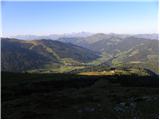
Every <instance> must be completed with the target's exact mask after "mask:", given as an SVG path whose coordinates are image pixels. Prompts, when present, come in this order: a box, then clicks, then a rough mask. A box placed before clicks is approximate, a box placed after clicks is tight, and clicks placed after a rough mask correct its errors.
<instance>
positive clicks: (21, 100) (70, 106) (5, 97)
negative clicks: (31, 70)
mask: <svg viewBox="0 0 160 120" xmlns="http://www.w3.org/2000/svg"><path fill="white" fill-rule="evenodd" d="M158 106H159V81H158V77H155V76H152V77H150V76H136V75H121V76H118V75H112V76H102V75H98V76H96V75H94V76H92V75H91V76H88V75H87V76H86V75H75V74H28V73H7V72H2V118H17V119H18V118H46V119H47V118H50V119H53V118H55V119H56V118H57V119H58V118H62V119H65V118H70V119H72V118H75V119H76V118H81V119H83V118H86V119H87V118H91V119H94V118H97V119H98V118H99V119H101V118H104V119H107V118H110V119H112V118H115V119H116V118H121V119H124V118H130V119H131V118H144V119H145V118H148V119H149V118H153V119H155V118H158V117H159V107H158Z"/></svg>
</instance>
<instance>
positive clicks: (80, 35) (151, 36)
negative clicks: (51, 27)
mask: <svg viewBox="0 0 160 120" xmlns="http://www.w3.org/2000/svg"><path fill="white" fill-rule="evenodd" d="M102 34H103V35H105V36H108V37H110V36H119V37H121V38H124V37H128V36H134V37H138V38H146V39H158V34H155V33H153V34H115V33H109V34H104V33H96V34H95V33H90V32H78V33H64V34H50V35H43V36H42V35H16V36H11V37H10V38H16V39H22V40H36V39H52V40H57V39H59V38H77V37H78V38H86V37H89V36H92V35H99V36H102ZM97 37H98V36H97ZM94 39H95V38H94Z"/></svg>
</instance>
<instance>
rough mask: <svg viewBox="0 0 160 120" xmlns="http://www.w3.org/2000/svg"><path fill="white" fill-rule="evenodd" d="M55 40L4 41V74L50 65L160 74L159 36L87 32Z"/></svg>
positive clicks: (5, 39)
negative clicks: (131, 69) (132, 68)
mask: <svg viewBox="0 0 160 120" xmlns="http://www.w3.org/2000/svg"><path fill="white" fill-rule="evenodd" d="M53 36H54V37H55V35H53ZM55 39H56V40H53V39H40V38H38V39H37V38H36V39H35V40H27V39H25V40H18V39H15V38H2V70H3V71H27V70H32V69H40V68H43V67H44V66H46V65H49V66H56V65H61V66H63V65H64V66H65V65H71V66H72V65H74V66H76V65H94V66H95V65H101V66H104V65H107V66H115V67H117V66H140V67H144V68H147V69H150V70H152V71H154V72H156V73H158V64H159V62H158V55H159V54H158V51H159V46H158V45H159V41H158V35H157V34H137V35H124V34H123V35H122V34H103V33H98V34H90V33H85V32H84V33H79V34H78V33H76V34H74V35H72V34H70V35H66V36H65V35H64V36H61V37H60V36H58V37H57V38H56V37H55Z"/></svg>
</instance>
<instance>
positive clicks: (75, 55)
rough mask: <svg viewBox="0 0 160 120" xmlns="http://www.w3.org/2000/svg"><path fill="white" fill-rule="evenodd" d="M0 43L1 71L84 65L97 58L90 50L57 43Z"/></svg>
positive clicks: (8, 41)
mask: <svg viewBox="0 0 160 120" xmlns="http://www.w3.org/2000/svg"><path fill="white" fill-rule="evenodd" d="M1 41H2V42H1V45H2V71H25V70H29V69H37V68H42V67H43V66H45V65H46V64H65V63H66V61H67V62H70V61H71V62H73V61H74V62H77V63H84V62H89V61H92V60H94V59H96V58H98V55H96V54H95V53H94V52H92V51H91V50H88V49H85V48H83V47H79V46H76V45H73V44H70V43H62V42H59V41H52V40H33V41H25V40H17V39H8V38H2V40H1ZM67 59H70V61H69V60H67ZM70 64H72V63H70Z"/></svg>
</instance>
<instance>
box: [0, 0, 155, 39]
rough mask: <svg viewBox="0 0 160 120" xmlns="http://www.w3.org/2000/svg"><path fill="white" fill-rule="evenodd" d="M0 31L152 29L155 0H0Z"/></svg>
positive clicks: (5, 33) (125, 31) (153, 30)
mask: <svg viewBox="0 0 160 120" xmlns="http://www.w3.org/2000/svg"><path fill="white" fill-rule="evenodd" d="M1 5H2V6H1V7H2V35H3V36H12V35H22V34H34V35H48V34H55V33H58V34H62V33H71V32H82V31H85V32H93V33H100V32H103V33H129V34H132V33H133V34H135V33H156V32H157V31H158V30H157V29H158V28H157V27H158V25H157V24H158V2H156V1H150V2H148V1H143V2H136V1H132V2H127V1H125V2H124V1H123V2H109V1H108V2H107V1H106V2H105V1H101V2H98V1H97V2H95V1H94V2H93V1H92V2H82V1H81V2H80V1H79V2H73V1H72V2H71V1H70V2H64V1H63V2H62V1H61V2H56V1H55V2H53V1H52V2H51V1H50V2H49V1H48V2H33V1H30V2H11V1H10V2H9V1H8V2H7V1H6V2H2V4H1Z"/></svg>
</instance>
